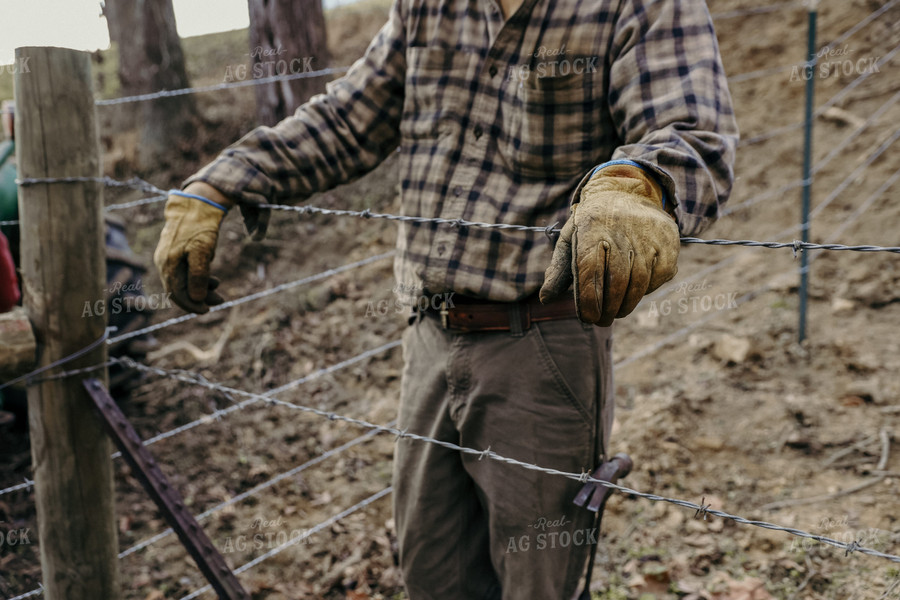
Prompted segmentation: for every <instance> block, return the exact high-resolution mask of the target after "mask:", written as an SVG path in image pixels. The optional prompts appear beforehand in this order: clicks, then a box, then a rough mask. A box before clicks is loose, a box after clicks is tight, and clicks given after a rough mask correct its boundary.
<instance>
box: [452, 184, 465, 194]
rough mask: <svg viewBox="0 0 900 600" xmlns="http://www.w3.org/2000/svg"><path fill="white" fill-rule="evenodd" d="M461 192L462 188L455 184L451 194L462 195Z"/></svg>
mask: <svg viewBox="0 0 900 600" xmlns="http://www.w3.org/2000/svg"><path fill="white" fill-rule="evenodd" d="M462 192H463V190H462V188H461V187H459V186H456V187H455V188H453V195H454V196H461V195H462Z"/></svg>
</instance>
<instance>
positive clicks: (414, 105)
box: [400, 46, 474, 140]
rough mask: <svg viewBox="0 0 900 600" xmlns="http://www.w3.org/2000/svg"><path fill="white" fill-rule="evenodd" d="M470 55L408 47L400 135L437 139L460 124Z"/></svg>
mask: <svg viewBox="0 0 900 600" xmlns="http://www.w3.org/2000/svg"><path fill="white" fill-rule="evenodd" d="M473 59H474V57H473V56H472V55H471V54H468V53H464V52H459V51H454V50H448V49H446V48H438V47H425V46H412V47H409V48H407V54H406V61H407V70H406V94H405V97H404V101H403V118H402V119H401V121H400V134H401V136H402V137H403V138H405V139H408V140H423V139H425V140H427V139H437V138H439V137H442V136H443V135H446V134H447V133H449V132H450V131H451V130H452V127H453V125H454V123H456V124H457V125H458V123H459V122H460V120H461V118H460V114H459V111H460V110H462V109H464V108H465V107H466V106H467V105H468V104H469V102H468V98H467V97H466V94H465V90H466V89H468V87H469V84H468V81H469V77H470V73H469V71H470V69H471V67H472V64H473Z"/></svg>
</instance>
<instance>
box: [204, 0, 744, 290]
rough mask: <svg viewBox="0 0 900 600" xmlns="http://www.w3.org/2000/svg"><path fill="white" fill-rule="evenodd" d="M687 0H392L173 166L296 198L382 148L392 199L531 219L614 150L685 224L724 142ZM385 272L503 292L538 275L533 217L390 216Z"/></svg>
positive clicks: (242, 189)
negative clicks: (369, 22)
mask: <svg viewBox="0 0 900 600" xmlns="http://www.w3.org/2000/svg"><path fill="white" fill-rule="evenodd" d="M737 137H738V133H737V125H736V123H735V120H734V114H733V111H732V105H731V97H730V95H729V92H728V88H727V84H726V79H725V73H724V70H723V68H722V63H721V59H720V57H719V51H718V44H717V41H716V37H715V32H714V30H713V26H712V22H711V20H710V16H709V13H708V10H707V7H706V3H705V2H702V1H700V0H696V1H695V0H615V1H607V0H524V1H523V3H522V5H521V7H520V8H519V9H518V10H517V11H516V12H515V14H513V15H512V16H510V18H509V19H507V20H506V21H505V22H504V18H503V15H502V13H501V10H500V7H499V5H498V4H497V2H496V1H495V0H395V2H394V5H393V6H392V8H391V12H390V18H389V20H388V22H387V24H385V25H384V27H383V28H382V29H381V31H380V32H379V34H378V35H377V37H376V38H375V39H374V40H373V42H372V44H371V45H370V46H369V48H368V50H367V51H366V54H365V56H364V57H363V58H361V59H360V60H358V61H357V62H356V63H355V64H354V65H353V66H352V68H351V69H350V70H349V71H348V72H347V74H346V75H345V76H344V77H342V78H340V79H338V80H336V81H333V82H331V83H329V84H328V87H327V92H326V93H324V94H320V95H317V96H315V97H313V98H312V99H311V100H310V101H309V102H308V103H306V104H305V105H303V106H302V107H300V108H299V109H298V110H297V111H296V113H295V114H294V115H293V116H292V117H289V118H287V119H285V120H284V121H282V122H281V123H279V124H278V125H276V126H275V127H271V128H268V127H261V128H258V129H255V130H253V131H252V132H250V133H249V134H247V135H246V136H245V137H244V138H243V139H241V140H240V141H238V142H237V143H235V144H234V145H232V146H231V147H229V148H228V149H226V150H225V151H224V152H223V153H222V155H221V156H220V157H219V158H218V159H216V160H215V161H214V162H212V163H211V164H210V165H208V166H207V167H205V168H204V169H203V170H201V171H200V172H199V173H197V174H196V175H194V176H193V177H192V178H190V179H189V180H188V182H190V181H194V180H203V181H206V182H208V183H210V184H211V185H213V186H215V187H216V188H218V189H220V190H221V191H222V192H224V193H225V194H228V195H231V196H233V197H234V198H235V199H237V200H239V201H240V198H241V197H246V196H254V195H255V196H257V197H258V198H261V199H264V200H265V201H268V202H275V203H283V202H285V201H297V200H302V199H303V198H306V197H308V196H310V195H311V194H313V193H315V192H319V191H323V190H326V189H329V188H332V187H334V186H336V185H339V184H342V183H346V182H348V181H351V180H353V179H355V178H357V177H359V176H361V175H363V174H365V173H366V172H368V171H369V170H371V169H373V168H374V167H375V166H376V165H378V164H379V163H380V162H381V161H382V160H383V159H384V158H385V157H386V156H388V154H389V153H390V152H392V151H395V150H397V149H398V148H399V152H400V177H401V210H402V212H403V213H404V214H408V215H417V216H426V217H443V218H449V219H456V218H462V219H466V220H473V221H487V222H496V223H514V224H522V225H530V226H540V227H546V226H548V225H551V224H553V223H556V222H559V223H560V225H561V224H562V223H563V222H565V219H566V217H567V214H568V208H569V205H570V203H571V202H572V201H573V199H576V198H577V194H578V193H579V192H580V188H581V186H583V185H584V183H585V182H586V180H587V178H588V177H589V176H590V173H591V171H592V169H593V167H594V166H596V165H598V164H600V163H603V162H605V161H608V160H611V159H630V160H634V161H636V162H638V163H640V164H641V165H643V166H645V167H647V168H648V169H650V170H652V171H653V172H654V173H655V174H656V175H657V176H658V178H659V181H660V183H661V184H662V185H663V187H665V188H666V190H667V192H668V196H669V198H673V199H674V200H675V202H676V204H677V208H676V216H677V219H678V223H679V227H680V229H681V232H682V233H683V234H684V235H693V234H696V233H698V232H699V231H701V230H702V229H704V228H705V227H706V226H707V225H709V224H710V223H711V222H712V221H713V220H714V219H715V218H716V216H717V214H718V210H719V207H720V206H721V205H722V204H723V203H724V202H725V201H726V199H727V197H728V194H729V192H730V190H731V184H732V180H733V172H732V165H733V162H734V150H735V145H736V142H737ZM397 248H398V256H397V259H396V261H395V265H394V270H395V274H396V277H397V284H398V285H397V286H396V289H398V290H402V291H403V292H404V293H403V294H402V295H404V296H407V297H408V299H410V298H411V297H412V296H414V295H415V293H413V290H422V289H425V290H428V292H431V293H442V292H450V291H453V292H456V293H458V294H464V295H469V296H479V297H484V298H488V299H492V300H501V301H504V300H505V301H509V300H516V299H520V298H523V297H525V296H528V295H530V294H533V293H534V292H536V291H537V290H538V289H539V288H540V286H541V283H542V282H543V278H544V270H545V268H546V266H547V264H548V262H549V260H550V256H551V251H552V244H551V242H550V240H549V239H548V238H547V237H546V236H545V235H543V234H542V233H534V232H517V231H514V232H509V231H505V232H504V231H497V230H485V229H476V228H470V229H466V228H456V227H452V226H447V225H433V224H424V225H423V224H413V223H400V224H399V233H398V239H397Z"/></svg>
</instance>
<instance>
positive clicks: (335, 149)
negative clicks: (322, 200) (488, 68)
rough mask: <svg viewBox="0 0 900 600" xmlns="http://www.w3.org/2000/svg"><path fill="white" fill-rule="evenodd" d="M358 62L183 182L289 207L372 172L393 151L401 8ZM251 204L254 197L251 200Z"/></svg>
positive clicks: (401, 58) (402, 72)
mask: <svg viewBox="0 0 900 600" xmlns="http://www.w3.org/2000/svg"><path fill="white" fill-rule="evenodd" d="M403 1H404V0H394V3H393V5H392V7H391V10H390V16H389V19H388V22H387V23H386V24H385V25H384V27H382V28H381V30H380V31H379V32H378V34H377V35H376V36H375V39H374V40H372V43H371V44H370V45H369V47H368V49H367V50H366V53H365V54H364V56H363V57H362V58H360V59H359V60H357V61H356V62H355V63H354V64H353V66H352V67H350V70H349V71H348V72H347V73H346V74H345V75H344V76H343V77H341V78H340V79H337V80H335V81H332V82H329V83H328V84H327V86H326V92H325V93H322V94H317V95H315V96H313V97H312V98H310V99H309V101H308V102H306V103H305V104H303V105H302V106H300V107H299V108H298V109H297V110H296V112H295V113H294V114H293V115H292V116H290V117H287V118H285V119H284V120H282V121H281V122H280V123H278V124H277V125H275V126H274V127H257V128H256V129H254V130H252V131H251V132H249V133H248V134H247V135H245V136H244V137H243V138H241V139H240V140H238V141H237V142H235V143H234V144H232V145H231V146H229V147H228V148H226V149H225V150H224V151H223V152H222V153H221V154H220V155H219V156H218V158H216V159H215V160H214V161H213V162H211V163H210V164H208V165H207V166H205V167H204V168H203V169H201V170H200V171H198V172H197V173H196V174H194V175H192V176H191V177H190V178H188V179H187V180H186V181H185V183H184V185H187V184H189V183H192V182H194V181H203V182H206V183H208V184H210V185H212V186H213V187H215V188H216V189H218V190H219V191H221V192H222V193H224V194H225V195H227V196H229V197H231V198H233V199H234V200H236V201H237V202H238V203H241V201H242V199H246V200H249V201H253V200H256V201H263V202H273V203H279V202H284V201H287V200H289V199H290V200H292V201H296V200H299V199H303V198H306V197H309V196H310V195H312V194H314V193H316V192H320V191H325V190H328V189H331V188H333V187H335V186H337V185H339V184H342V183H347V182H350V181H352V180H354V179H356V178H358V177H360V176H362V175H364V174H365V173H367V172H369V171H371V170H372V169H374V168H375V167H376V166H377V165H378V164H379V163H380V162H381V161H382V160H384V158H385V157H386V156H388V155H389V154H390V152H391V151H392V150H394V149H396V148H397V146H398V144H399V136H400V133H399V125H400V118H401V114H402V110H403V95H404V85H405V76H406V31H405V28H404V22H405V20H404V19H403V18H402V15H401V10H402V8H401V3H402V2H403ZM254 197H255V198H254Z"/></svg>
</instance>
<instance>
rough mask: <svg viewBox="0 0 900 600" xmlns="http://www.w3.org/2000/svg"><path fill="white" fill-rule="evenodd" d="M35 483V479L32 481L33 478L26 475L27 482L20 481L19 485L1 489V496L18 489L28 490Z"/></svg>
mask: <svg viewBox="0 0 900 600" xmlns="http://www.w3.org/2000/svg"><path fill="white" fill-rule="evenodd" d="M33 485H34V481H32V480H31V479H28V478H27V477H26V478H25V483H20V484H19V485H14V486H12V487H8V488H5V489H2V490H0V496H2V495H4V494H11V493H12V492H16V491H18V490H27V489H29V488H30V487H31V486H33Z"/></svg>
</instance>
